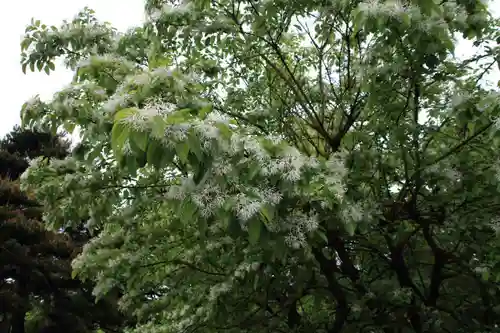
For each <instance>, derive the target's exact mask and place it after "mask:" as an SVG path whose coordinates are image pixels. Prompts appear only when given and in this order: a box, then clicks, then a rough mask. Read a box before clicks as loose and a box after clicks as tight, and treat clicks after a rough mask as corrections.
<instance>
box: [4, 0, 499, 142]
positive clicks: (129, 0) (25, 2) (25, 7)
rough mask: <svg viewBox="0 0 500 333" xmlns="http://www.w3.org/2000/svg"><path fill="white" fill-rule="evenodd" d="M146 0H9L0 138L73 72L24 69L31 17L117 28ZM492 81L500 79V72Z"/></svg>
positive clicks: (466, 48)
mask: <svg viewBox="0 0 500 333" xmlns="http://www.w3.org/2000/svg"><path fill="white" fill-rule="evenodd" d="M143 5H144V1H143V0H14V1H9V8H8V9H7V7H5V6H4V8H3V10H0V31H1V34H0V36H1V37H2V43H1V45H2V50H1V51H0V65H1V66H2V67H1V74H2V79H1V80H0V100H1V108H0V137H1V136H3V135H4V134H6V133H8V132H9V131H10V130H11V129H12V127H13V126H14V125H15V124H19V120H20V119H19V112H20V110H21V106H22V104H23V103H24V102H25V101H26V100H28V99H29V98H31V97H33V96H34V95H36V94H40V95H41V97H42V99H46V98H50V97H51V95H52V94H53V93H54V92H56V91H58V90H59V89H60V88H62V87H64V86H66V85H67V84H68V83H69V82H70V81H71V78H72V73H71V72H69V71H66V70H64V69H62V68H56V71H55V72H52V73H51V74H50V76H47V75H46V74H45V73H44V72H42V73H38V72H36V73H28V74H27V75H24V74H23V73H22V71H21V66H20V63H19V60H20V46H19V44H20V41H21V39H22V36H23V34H24V29H25V27H26V25H27V24H29V22H30V20H31V18H32V17H35V18H36V19H39V20H41V21H42V22H43V23H45V24H47V25H56V26H58V25H59V24H60V23H61V22H62V20H64V19H71V18H72V17H73V16H74V15H75V14H76V13H77V12H78V11H79V10H81V9H82V8H83V7H85V6H88V7H90V8H92V9H94V10H95V11H96V15H97V17H98V18H99V19H100V20H103V21H108V22H110V23H111V24H112V25H113V26H114V27H116V28H117V29H118V30H121V31H125V30H127V28H129V27H132V26H135V25H138V24H140V23H141V21H142V19H143V17H144V15H143V13H144V11H143ZM490 8H491V9H492V11H493V12H494V13H495V15H496V16H498V15H499V14H500V0H492V2H491V3H490ZM457 51H458V52H457V55H470V54H471V53H473V52H474V50H473V48H471V47H470V45H466V44H463V45H461V46H459V49H458V50H457ZM490 80H493V81H498V80H500V75H499V73H498V72H497V73H496V74H495V75H494V76H493V77H490Z"/></svg>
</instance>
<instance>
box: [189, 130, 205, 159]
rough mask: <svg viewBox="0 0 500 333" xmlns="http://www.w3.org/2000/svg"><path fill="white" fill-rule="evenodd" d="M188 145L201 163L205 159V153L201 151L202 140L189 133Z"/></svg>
mask: <svg viewBox="0 0 500 333" xmlns="http://www.w3.org/2000/svg"><path fill="white" fill-rule="evenodd" d="M187 140H188V141H187V144H188V145H189V151H191V152H193V153H194V154H195V155H196V157H197V158H198V160H199V161H201V160H202V159H203V151H202V150H201V144H200V140H199V139H198V136H197V135H196V133H192V132H191V133H189V134H188V137H187Z"/></svg>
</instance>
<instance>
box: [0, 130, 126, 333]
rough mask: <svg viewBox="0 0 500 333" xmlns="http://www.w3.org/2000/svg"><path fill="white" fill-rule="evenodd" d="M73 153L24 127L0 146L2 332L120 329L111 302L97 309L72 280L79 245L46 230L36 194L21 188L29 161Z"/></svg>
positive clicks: (84, 287)
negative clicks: (100, 327) (107, 324)
mask: <svg viewBox="0 0 500 333" xmlns="http://www.w3.org/2000/svg"><path fill="white" fill-rule="evenodd" d="M68 148H69V144H68V142H66V141H64V140H63V139H62V138H61V137H60V136H59V135H51V134H47V133H44V132H38V131H25V130H21V129H20V128H14V130H13V131H12V132H11V133H9V134H7V136H6V137H5V138H3V139H2V140H1V141H0V175H1V179H0V189H1V192H0V193H1V194H0V235H1V237H0V267H1V269H0V277H1V278H0V309H1V311H0V312H1V313H2V317H1V318H0V322H1V324H2V325H1V328H2V329H1V331H2V332H7V333H31V332H33V333H35V332H36V333H43V332H52V333H54V332H69V331H72V332H91V331H93V330H94V329H95V327H96V323H101V324H104V325H106V323H111V324H112V325H115V326H116V325H118V326H119V325H120V324H121V323H120V321H119V320H118V319H117V318H120V317H117V314H116V312H113V311H112V310H110V308H109V303H106V302H101V303H100V304H97V305H96V304H95V302H94V298H93V297H92V295H91V289H92V286H89V285H88V283H87V285H85V284H84V283H82V282H81V281H79V280H77V279H73V278H72V275H71V260H72V259H73V258H74V257H75V256H76V254H77V253H78V252H79V251H80V247H79V245H78V244H75V242H74V241H73V240H72V239H71V237H69V235H68V234H67V233H61V232H52V231H47V230H46V228H45V226H44V222H43V221H42V220H41V217H42V213H41V211H42V207H41V206H40V204H39V203H38V202H37V200H36V199H35V197H34V196H33V194H32V193H29V192H23V191H21V190H20V189H19V181H18V178H19V176H20V175H21V174H22V172H24V170H25V169H27V168H28V161H29V160H30V159H35V158H36V157H38V156H42V158H44V159H47V158H48V159H51V158H64V157H65V156H66V155H67V154H68ZM106 307H107V308H106ZM93 308H95V310H93ZM96 310H99V311H104V312H105V315H106V316H108V318H106V320H103V318H104V317H103V316H102V314H97V311H96ZM113 320H114V322H113ZM117 323H118V324H117Z"/></svg>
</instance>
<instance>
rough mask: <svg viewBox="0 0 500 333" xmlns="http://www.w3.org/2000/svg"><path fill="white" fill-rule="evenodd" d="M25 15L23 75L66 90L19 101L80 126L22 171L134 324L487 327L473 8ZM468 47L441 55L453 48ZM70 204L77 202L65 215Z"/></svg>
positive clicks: (493, 185)
mask: <svg viewBox="0 0 500 333" xmlns="http://www.w3.org/2000/svg"><path fill="white" fill-rule="evenodd" d="M146 10H147V13H148V17H149V19H148V22H147V23H146V24H145V25H144V27H141V28H137V29H133V30H131V31H129V32H128V33H126V34H118V33H117V32H116V31H114V30H113V29H111V28H110V27H109V26H107V25H104V24H101V23H99V22H97V21H96V20H95V18H94V17H93V15H92V12H91V11H90V10H85V11H83V12H82V13H80V14H79V15H78V16H77V17H76V18H75V20H73V21H72V22H67V23H64V24H63V25H62V26H60V27H57V28H55V27H53V28H48V27H45V26H44V25H41V24H40V22H34V23H33V24H32V25H30V26H29V27H28V28H27V34H26V38H25V40H24V42H23V44H22V48H23V60H22V66H23V67H24V69H26V68H27V67H28V66H29V67H30V68H31V70H34V69H35V67H36V68H38V69H39V70H42V69H45V70H46V71H47V72H48V73H50V71H51V70H52V69H53V68H54V65H53V63H54V60H55V58H56V57H59V56H62V57H64V58H65V59H66V63H67V65H68V66H69V67H70V68H73V69H74V70H75V77H74V80H73V82H72V85H71V86H70V87H69V88H67V89H65V90H62V91H60V92H58V93H57V94H56V95H55V96H54V98H53V100H52V101H50V102H47V103H45V102H42V101H40V100H39V99H33V100H32V101H29V102H28V103H26V104H25V106H24V107H23V113H22V117H23V122H24V124H25V125H27V126H35V127H42V128H50V129H53V130H56V129H58V128H60V127H62V126H64V127H65V128H66V129H67V130H70V131H71V130H72V129H73V128H74V127H75V126H78V127H79V129H80V134H81V146H80V149H79V150H78V153H75V154H74V155H73V156H71V157H69V158H66V159H65V160H63V161H53V162H50V163H49V162H42V161H39V163H38V164H36V166H35V167H32V168H30V169H29V171H28V172H27V174H26V178H25V181H24V185H25V186H26V187H27V188H29V189H30V190H32V191H34V193H36V195H37V197H38V198H40V199H41V200H42V202H43V204H44V207H45V208H46V211H45V214H46V217H47V219H49V220H50V221H51V222H52V225H53V227H54V228H59V227H61V226H65V225H68V224H71V222H72V221H80V220H82V219H84V220H87V219H88V220H89V223H88V227H89V228H90V229H93V228H95V229H97V230H98V231H99V234H98V236H97V237H96V238H93V239H92V240H91V241H90V243H89V244H88V245H87V246H86V247H85V249H84V251H83V253H82V254H81V255H80V256H79V257H78V259H77V260H76V261H75V262H74V268H75V269H76V272H77V273H78V274H79V275H80V276H84V277H89V278H92V279H94V280H95V281H96V283H97V285H96V289H95V290H94V292H95V293H96V294H98V295H101V296H104V295H107V294H109V293H110V292H112V293H116V292H117V290H118V291H119V292H118V293H119V294H120V300H121V303H120V304H121V306H122V308H123V309H127V310H130V311H134V313H135V314H136V315H137V318H138V320H139V325H138V327H137V328H136V331H137V332H190V333H191V332H221V331H225V332H241V331H245V332H288V331H293V332H329V333H336V332H387V333H389V332H394V333H396V332H443V331H444V332H455V331H467V332H485V331H493V330H497V328H498V324H499V322H498V321H499V319H498V318H500V317H499V316H498V314H499V310H500V309H499V308H498V306H497V304H498V302H499V297H500V293H499V291H500V290H499V287H498V281H499V276H500V275H499V273H500V272H499V269H498V268H499V261H498V258H499V257H498V254H499V253H500V252H499V242H498V235H497V230H498V217H499V216H498V205H499V202H498V200H499V199H498V198H499V197H500V196H499V193H498V191H499V182H498V179H499V178H498V157H499V156H498V146H499V143H500V141H499V140H498V138H499V136H498V127H497V125H496V124H497V123H498V117H499V111H500V103H499V94H498V91H497V90H493V89H490V88H485V87H482V86H480V85H479V82H480V81H481V78H482V77H483V76H484V75H485V74H487V73H488V72H489V71H491V69H492V68H494V66H495V63H496V62H495V61H496V60H495V59H498V54H499V47H498V38H499V37H500V35H499V31H498V29H497V27H498V25H499V24H498V21H495V20H493V19H492V18H491V17H490V16H489V14H488V12H487V8H486V6H485V5H484V3H482V2H479V1H472V2H470V1H468V2H463V1H460V0H458V1H453V2H450V1H439V2H438V1H406V2H404V3H403V2H395V1H368V2H364V1H343V0H338V1H327V2H325V1H309V0H307V1H306V0H295V1H279V0H270V1H248V0H241V1H240V0H220V1H206V0H188V1H183V2H182V3H177V2H176V3H174V2H167V1H148V2H147V3H146ZM457 34H462V35H463V36H464V37H465V38H468V39H471V40H474V43H475V45H476V46H477V47H478V50H479V53H478V54H477V55H475V56H474V57H473V58H471V59H465V60H459V59H456V58H455V57H454V56H453V53H454V48H455V44H456V40H455V36H456V35H457ZM75 200H78V202H79V203H80V205H78V206H75V205H73V204H72V203H73V202H75Z"/></svg>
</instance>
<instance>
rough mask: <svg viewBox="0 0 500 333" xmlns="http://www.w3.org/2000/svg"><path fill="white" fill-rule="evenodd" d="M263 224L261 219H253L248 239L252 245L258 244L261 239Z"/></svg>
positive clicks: (249, 227)
mask: <svg viewBox="0 0 500 333" xmlns="http://www.w3.org/2000/svg"><path fill="white" fill-rule="evenodd" d="M261 228H262V223H261V221H260V220H259V219H252V220H251V221H250V222H249V225H248V239H249V241H250V243H251V244H256V243H257V242H258V241H259V239H260V232H261Z"/></svg>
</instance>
